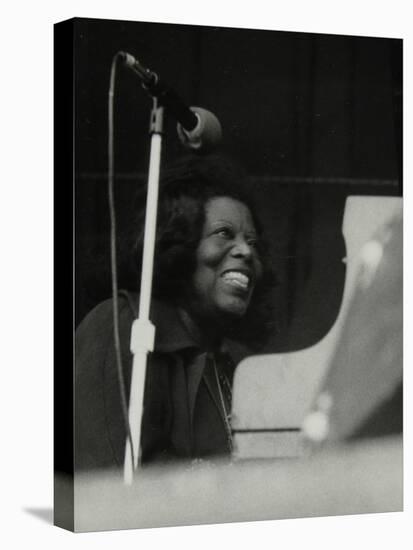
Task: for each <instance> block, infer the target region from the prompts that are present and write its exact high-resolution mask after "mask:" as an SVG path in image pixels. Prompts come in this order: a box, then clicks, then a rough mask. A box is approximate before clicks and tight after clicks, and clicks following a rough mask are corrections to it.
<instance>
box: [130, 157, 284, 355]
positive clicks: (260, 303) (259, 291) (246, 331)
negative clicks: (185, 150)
mask: <svg viewBox="0 0 413 550" xmlns="http://www.w3.org/2000/svg"><path fill="white" fill-rule="evenodd" d="M247 188H248V179H247V177H246V175H245V173H244V172H243V170H242V169H241V168H240V166H239V165H237V164H236V163H234V162H233V161H232V160H230V159H228V158H223V157H219V156H202V157H200V156H194V157H185V158H183V159H181V160H180V161H179V162H177V163H175V164H174V165H172V166H170V167H169V168H167V169H165V171H164V172H163V173H162V174H161V180H160V187H159V203H158V217H157V236H156V245H155V261H154V279H153V296H154V297H155V298H158V299H160V300H163V301H166V302H169V303H173V304H175V305H179V304H180V300H182V299H183V297H184V295H185V293H186V291H187V289H188V286H189V285H190V284H191V281H192V276H193V273H194V271H195V267H196V265H195V264H196V259H195V258H196V250H197V247H198V244H199V242H200V239H201V234H202V229H203V226H204V221H205V205H206V203H207V202H208V201H209V200H210V199H211V198H213V197H223V196H225V197H230V198H233V199H236V200H239V201H240V202H242V203H243V204H245V205H246V206H247V207H248V209H249V210H250V212H251V215H252V218H253V221H254V225H255V228H256V230H257V234H258V236H259V245H258V253H259V256H260V260H261V263H262V266H263V276H262V277H261V279H260V281H259V282H258V283H257V286H256V288H255V289H254V294H253V297H252V300H251V304H250V306H249V308H248V310H247V313H246V315H245V316H244V317H243V318H242V319H241V320H237V321H234V322H233V323H232V324H231V329H230V330H229V332H231V334H227V336H229V337H231V338H233V339H235V340H243V341H248V343H249V344H250V345H251V346H253V347H255V345H254V344H256V345H257V347H259V346H260V345H261V344H263V343H264V341H265V339H266V335H267V333H268V331H270V330H271V329H272V323H271V319H272V312H270V311H269V307H268V304H266V297H267V295H268V292H269V291H270V289H271V288H272V287H273V286H274V283H275V277H274V274H273V273H272V271H271V269H270V265H269V261H268V255H267V252H266V246H265V242H264V238H263V231H262V227H261V223H260V220H259V218H258V216H257V213H256V208H255V205H254V202H253V200H252V198H251V197H250V196H249V194H248V191H247ZM145 194H146V190H145V191H144V190H142V195H141V196H139V197H138V199H137V217H136V220H135V230H134V234H135V242H134V245H133V254H132V258H131V259H132V261H133V263H134V266H135V269H134V271H135V272H136V273H140V269H141V260H142V248H143V236H144V230H143V227H144V219H145V196H144V195H145ZM136 280H137V279H136Z"/></svg>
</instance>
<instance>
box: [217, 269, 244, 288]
mask: <svg viewBox="0 0 413 550" xmlns="http://www.w3.org/2000/svg"><path fill="white" fill-rule="evenodd" d="M222 277H223V279H224V280H225V281H226V282H227V283H230V284H231V285H234V286H237V287H239V288H242V289H245V290H246V289H247V288H248V285H249V277H247V275H245V274H244V273H241V272H240V271H227V272H226V273H224V274H223V276H222Z"/></svg>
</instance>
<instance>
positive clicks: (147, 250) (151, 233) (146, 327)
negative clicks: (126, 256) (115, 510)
mask: <svg viewBox="0 0 413 550" xmlns="http://www.w3.org/2000/svg"><path fill="white" fill-rule="evenodd" d="M163 113H164V109H163V107H161V106H159V105H158V100H157V98H156V97H155V98H153V107H152V112H151V123H150V134H151V150H150V159H149V174H148V189H147V200H146V214H145V233H144V242H143V259H142V273H141V287H140V298H139V316H138V319H135V321H134V322H133V324H132V331H131V340H130V349H131V352H132V354H133V365H132V377H131V385H130V397H129V414H128V418H129V427H130V434H131V440H132V445H131V441H130V440H129V437H127V439H126V449H125V462H124V470H123V479H124V483H125V484H126V485H130V484H131V483H132V481H133V475H134V472H135V471H136V470H137V468H138V465H139V459H140V440H141V425H142V416H143V397H144V389H145V375H146V363H147V357H148V353H149V352H152V351H153V349H154V343H155V327H154V325H153V324H152V323H151V321H150V320H149V312H150V303H151V292H152V276H153V260H154V252H155V237H156V215H157V209H158V190H159V172H160V163H161V148H162V131H163Z"/></svg>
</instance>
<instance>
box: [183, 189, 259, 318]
mask: <svg viewBox="0 0 413 550" xmlns="http://www.w3.org/2000/svg"><path fill="white" fill-rule="evenodd" d="M261 274H262V265H261V261H260V258H259V255H258V251H257V234H256V230H255V226H254V223H253V221H252V216H251V213H250V211H249V209H248V207H247V206H246V205H245V204H243V203H242V202H240V201H238V200H236V199H232V198H230V197H214V198H212V199H210V200H209V201H208V202H207V203H206V206H205V224H204V227H203V231H202V236H201V241H200V243H199V245H198V248H197V251H196V269H195V274H194V278H193V285H194V286H193V287H194V291H195V302H196V304H195V307H196V308H197V309H198V313H200V314H201V315H202V316H203V317H204V318H213V317H214V316H217V315H221V314H223V313H224V314H229V315H231V316H235V317H241V316H242V315H244V314H245V312H246V310H247V308H248V306H249V303H250V301H251V296H252V294H253V291H254V288H255V285H256V283H257V281H258V279H259V278H260V277H261Z"/></svg>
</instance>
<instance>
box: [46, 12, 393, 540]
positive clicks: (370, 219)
mask: <svg viewBox="0 0 413 550" xmlns="http://www.w3.org/2000/svg"><path fill="white" fill-rule="evenodd" d="M68 45H69V46H70V51H69V57H70V56H72V58H73V113H70V110H66V111H65V112H64V114H63V115H62V116H60V115H59V111H58V110H57V115H56V119H55V123H56V124H59V123H60V122H62V123H63V122H64V120H66V119H67V118H68V116H72V117H73V138H74V141H73V151H70V153H71V154H73V171H74V173H73V178H74V187H73V205H74V209H73V216H74V236H73V238H74V243H73V244H74V297H73V298H74V324H75V338H74V367H73V369H74V370H73V373H71V372H70V371H68V373H67V377H66V378H65V379H66V381H67V380H69V381H70V379H71V377H72V376H73V396H70V397H71V398H72V399H73V407H72V408H70V406H69V408H67V405H68V404H67V399H68V396H69V393H68V391H67V389H68V388H67V385H66V386H65V387H63V392H64V395H65V396H66V398H62V400H60V391H59V390H60V387H59V386H57V393H58V395H57V398H58V401H57V404H56V408H55V468H56V485H55V522H56V523H57V525H60V526H63V527H67V528H69V529H73V530H75V531H99V530H116V529H130V528H139V527H164V526H174V525H198V524H206V523H225V522H239V521H251V520H268V519H285V518H298V517H319V516H331V515H345V514H365V513H377V512H396V511H401V510H402V508H403V504H402V502H403V490H402V487H403V475H402V423H403V422H402V420H403V418H402V415H403V409H402V401H403V399H402V393H403V391H402V378H403V377H402V336H403V332H402V316H403V307H402V279H403V277H402V275H403V274H402V40H400V39H391V38H385V37H363V36H357V37H355V36H336V35H328V34H312V33H297V32H284V31H266V30H256V29H254V30H252V29H237V28H221V27H210V26H201V25H197V26H195V25H175V24H163V23H147V22H139V21H112V20H99V19H83V18H75V19H73V20H71V21H67V22H63V23H60V24H57V25H56V26H55V48H56V54H58V55H57V59H60V55H63V54H64V51H65V50H64V48H65V46H66V47H67V46H68ZM60 73H61V72H60V66H58V67H57V69H56V73H55V78H56V81H55V86H56V91H55V94H56V105H57V107H59V106H63V103H62V101H60V99H59V95H58V94H59V90H60V88H61V84H60V83H61V81H59V78H60V77H61V74H60ZM69 76H70V75H69ZM66 77H67V72H66ZM59 86H60V88H59ZM66 88H67V86H66ZM70 122H71V123H72V121H70ZM71 128H72V127H71V126H70V129H71ZM66 130H68V128H66ZM56 132H57V133H56V139H57V144H56V146H57V149H56V151H57V152H58V153H59V152H61V151H62V148H63V147H64V146H66V147H67V141H66V140H65V141H64V140H63V138H64V137H66V136H64V135H63V133H62V131H61V129H60V128H59V127H58V126H57V127H56ZM59 139H61V144H60V143H59ZM63 144H64V145H63ZM66 153H67V151H66ZM63 154H64V151H63ZM57 160H58V161H59V157H58V158H57ZM63 167H64V169H65V170H67V166H65V165H64V163H62V167H61V168H62V169H63ZM60 170H61V169H60V167H59V164H57V166H56V171H57V174H59V171H60ZM63 408H65V413H66V415H67V413H68V412H70V413H71V412H72V411H73V416H72V414H70V415H69V416H70V418H69V421H73V427H72V428H70V427H69V426H67V427H66V429H64V430H62V426H63V425H64V423H65V416H64V415H62V416H60V414H61V413H62V409H63ZM67 429H69V430H70V429H72V430H73V438H67ZM62 433H64V434H66V436H65V441H64V442H62V436H61V434H62ZM60 445H62V447H60ZM70 449H72V451H73V452H72V453H71V452H70ZM378 480H379V482H378ZM69 493H70V494H71V495H72V501H70V499H69V501H68V495H69Z"/></svg>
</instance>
